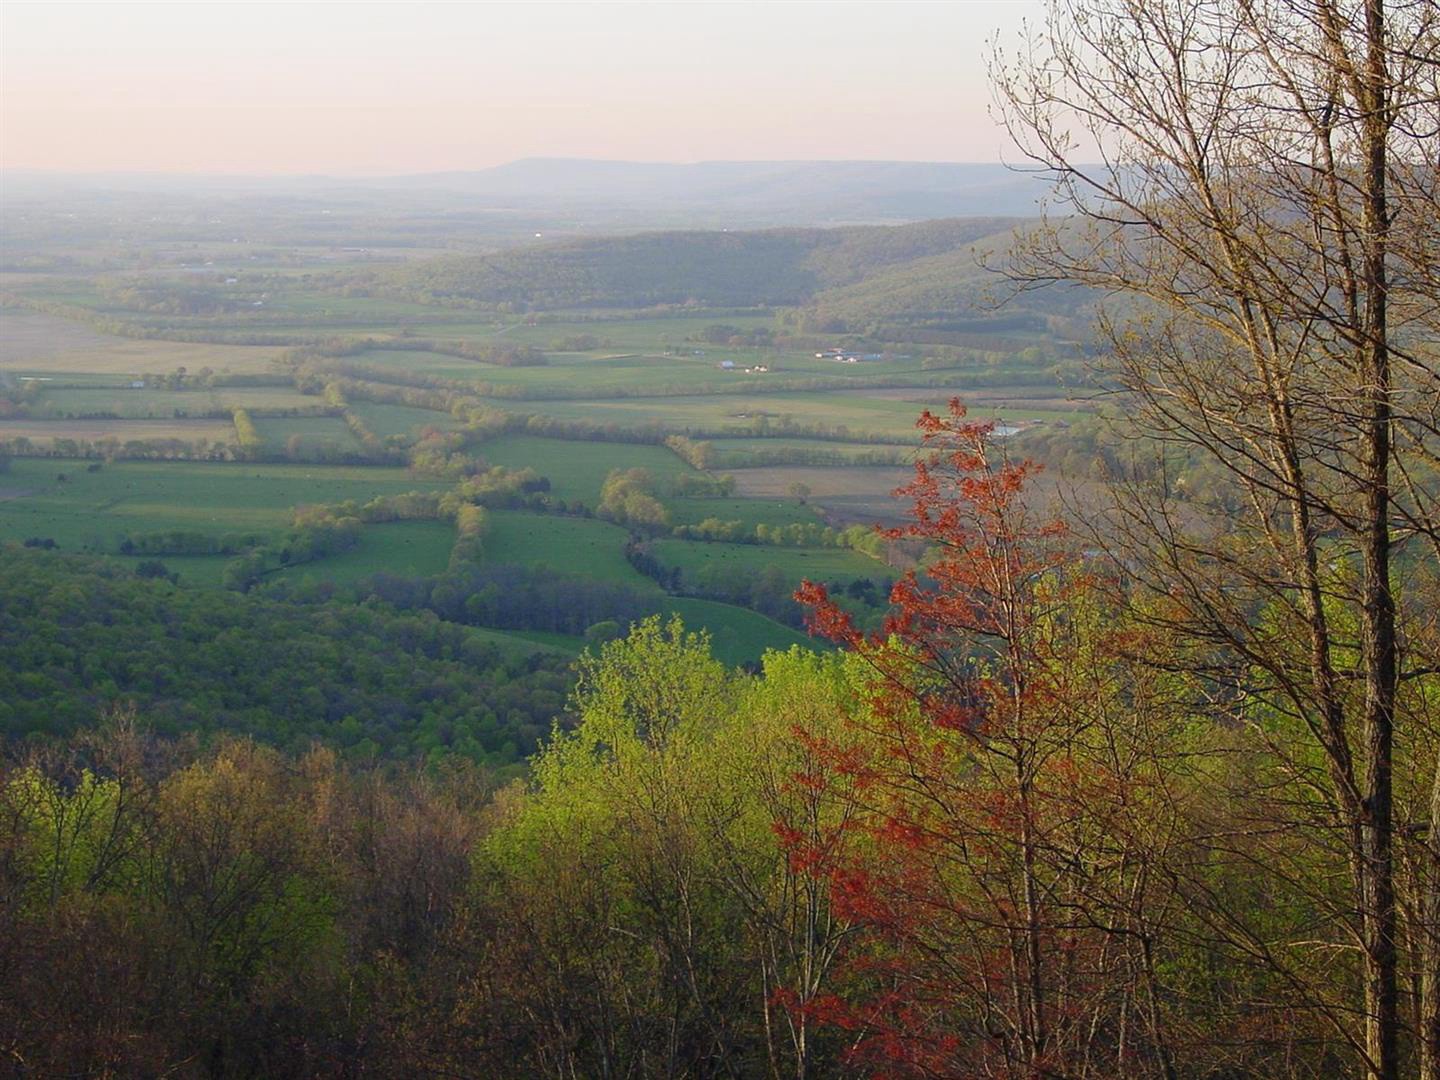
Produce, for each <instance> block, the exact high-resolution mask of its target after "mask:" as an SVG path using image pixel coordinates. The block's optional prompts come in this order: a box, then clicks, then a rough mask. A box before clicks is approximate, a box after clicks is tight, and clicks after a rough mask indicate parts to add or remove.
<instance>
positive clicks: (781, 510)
mask: <svg viewBox="0 0 1440 1080" xmlns="http://www.w3.org/2000/svg"><path fill="white" fill-rule="evenodd" d="M663 501H664V503H665V505H666V506H667V507H669V508H670V512H671V517H672V519H673V521H674V522H675V524H676V525H698V524H699V523H700V522H702V521H704V520H705V519H706V518H719V519H720V520H721V521H740V522H743V523H744V525H745V527H746V528H747V529H753V528H754V527H755V526H756V525H814V524H817V523H818V522H819V520H820V519H819V517H818V516H817V515H816V513H815V510H814V508H813V507H810V506H801V505H800V504H799V503H798V502H796V500H795V499H793V498H787V499H781V498H775V497H773V496H772V497H765V498H758V499H757V498H745V497H741V498H708V497H706V498H702V497H698V496H687V497H684V498H667V499H665V500H663Z"/></svg>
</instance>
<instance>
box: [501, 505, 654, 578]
mask: <svg viewBox="0 0 1440 1080" xmlns="http://www.w3.org/2000/svg"><path fill="white" fill-rule="evenodd" d="M489 522H490V528H489V531H488V532H487V533H486V535H485V540H484V552H485V556H484V557H485V562H487V563H516V564H519V565H522V566H546V567H550V568H551V569H552V570H555V571H556V572H558V573H563V574H580V575H582V576H584V577H590V578H595V579H596V580H597V581H608V582H612V583H614V584H617V585H628V586H630V587H631V588H634V589H642V590H647V591H648V590H655V591H657V592H658V591H659V590H658V587H657V586H656V585H655V583H654V582H653V581H651V580H650V579H649V578H647V577H646V576H645V575H644V574H641V573H640V572H639V571H637V570H636V569H635V568H634V567H633V566H631V565H630V564H629V563H628V562H626V561H625V540H626V537H627V536H628V533H627V532H626V531H625V530H624V529H622V528H621V527H620V526H618V525H612V524H610V523H609V522H607V521H596V520H594V519H593V518H575V517H565V516H563V515H560V514H532V513H527V512H525V511H520V510H496V511H493V512H491V514H490V517H489Z"/></svg>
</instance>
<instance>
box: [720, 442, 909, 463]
mask: <svg viewBox="0 0 1440 1080" xmlns="http://www.w3.org/2000/svg"><path fill="white" fill-rule="evenodd" d="M706 441H707V442H709V443H710V445H711V447H712V448H713V449H714V452H715V453H716V454H717V455H718V461H717V463H716V467H717V468H722V469H725V468H729V469H743V468H747V467H748V466H747V464H746V462H747V461H748V460H750V458H751V457H752V456H754V455H758V454H774V453H787V452H793V453H799V454H806V453H814V454H824V455H826V456H832V455H833V456H838V457H840V458H861V459H863V458H864V457H866V455H873V454H876V453H882V454H897V455H909V454H913V451H910V450H907V449H906V448H905V447H903V446H886V445H882V444H876V443H860V442H856V443H846V442H835V441H832V440H829V439H785V438H777V439H757V438H753V437H741V438H727V439H708V440H706Z"/></svg>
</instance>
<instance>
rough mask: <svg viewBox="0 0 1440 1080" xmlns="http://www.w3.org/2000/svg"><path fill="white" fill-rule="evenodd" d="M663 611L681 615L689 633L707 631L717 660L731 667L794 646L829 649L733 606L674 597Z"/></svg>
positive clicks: (745, 609) (668, 601)
mask: <svg viewBox="0 0 1440 1080" xmlns="http://www.w3.org/2000/svg"><path fill="white" fill-rule="evenodd" d="M662 611H663V612H664V613H665V614H666V615H671V614H675V615H679V616H680V618H681V619H682V620H683V621H684V623H685V626H686V629H689V630H706V631H708V632H709V634H710V648H711V652H712V653H713V654H714V656H715V658H716V659H717V660H719V661H721V662H722V663H725V664H729V665H731V666H735V665H737V664H742V663H745V662H746V661H751V662H754V661H758V660H759V659H760V658H761V657H762V656H764V655H765V653H767V652H768V651H770V650H771V649H788V648H790V647H791V646H792V645H799V646H801V647H802V648H806V649H817V650H818V649H824V648H827V647H828V646H827V645H826V644H825V643H824V642H822V641H818V640H816V639H815V638H812V637H810V636H809V635H807V634H804V633H802V632H801V631H799V630H792V629H790V627H788V626H782V625H781V624H780V623H778V622H776V621H775V620H774V619H770V618H766V617H765V616H764V615H761V614H760V613H759V612H758V611H751V610H749V609H748V608H742V607H736V606H735V605H733V604H722V603H719V602H717V601H714V600H693V599H690V598H688V597H671V598H668V599H667V600H666V601H665V602H664V605H663V607H662Z"/></svg>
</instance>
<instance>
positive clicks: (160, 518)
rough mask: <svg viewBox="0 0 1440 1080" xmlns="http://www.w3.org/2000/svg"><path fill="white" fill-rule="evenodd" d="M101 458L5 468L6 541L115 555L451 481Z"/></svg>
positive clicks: (2, 512) (21, 461)
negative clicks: (172, 534)
mask: <svg viewBox="0 0 1440 1080" xmlns="http://www.w3.org/2000/svg"><path fill="white" fill-rule="evenodd" d="M92 464H96V463H94V462H85V461H67V460H62V459H55V458H17V459H16V460H14V461H13V462H11V464H10V468H9V471H8V472H5V473H0V490H3V491H4V492H5V493H7V494H8V495H9V496H10V497H9V498H5V499H3V500H0V539H4V540H23V539H26V538H28V537H42V538H43V537H49V538H51V539H54V540H55V541H56V543H57V544H59V545H60V547H61V548H63V549H65V550H67V551H77V550H84V551H93V552H98V553H106V552H113V551H114V550H115V549H116V547H117V545H118V544H119V543H120V542H121V541H122V540H123V539H124V538H125V536H126V535H128V534H130V533H136V532H159V531H164V530H170V529H186V530H192V531H195V532H202V533H205V534H207V535H212V536H219V535H225V534H230V533H268V534H276V533H279V532H282V531H283V530H285V529H286V528H288V527H289V525H290V521H291V512H292V510H293V508H294V507H296V506H300V505H304V504H313V503H331V502H340V501H344V500H346V499H357V500H361V501H364V500H367V499H370V498H373V497H374V496H376V495H398V494H401V493H403V492H406V491H414V490H434V489H436V488H444V487H447V486H448V485H446V484H444V483H441V482H438V481H428V480H422V479H416V478H414V477H411V476H410V475H409V474H408V473H407V472H406V471H405V470H404V469H385V468H377V467H373V466H372V467H341V466H320V465H280V464H269V463H266V464H251V463H245V462H233V463H216V462H194V461H183V462H178V461H177V462H168V461H167V462H148V461H117V462H115V463H113V464H107V465H103V466H102V467H101V468H100V469H98V470H97V471H95V472H90V471H89V466H90V465H92ZM61 474H63V475H64V476H65V477H66V479H65V481H63V482H61V481H60V480H59V479H58V477H59V476H60V475H61ZM622 561H623V560H622Z"/></svg>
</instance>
